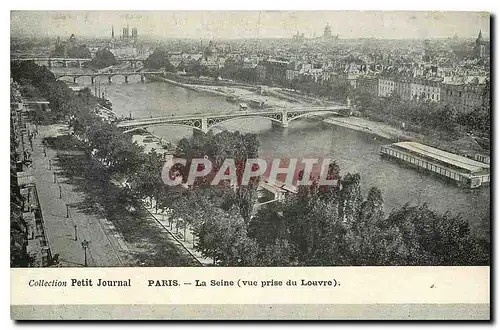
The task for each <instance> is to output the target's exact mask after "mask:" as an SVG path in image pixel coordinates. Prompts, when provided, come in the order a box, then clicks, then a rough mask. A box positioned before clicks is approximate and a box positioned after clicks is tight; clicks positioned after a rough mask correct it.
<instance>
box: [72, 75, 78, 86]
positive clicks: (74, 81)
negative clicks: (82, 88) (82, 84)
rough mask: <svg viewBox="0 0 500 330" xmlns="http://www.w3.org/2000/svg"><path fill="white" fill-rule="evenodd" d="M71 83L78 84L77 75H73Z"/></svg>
mask: <svg viewBox="0 0 500 330" xmlns="http://www.w3.org/2000/svg"><path fill="white" fill-rule="evenodd" d="M73 84H75V85H76V84H78V77H76V76H75V77H73Z"/></svg>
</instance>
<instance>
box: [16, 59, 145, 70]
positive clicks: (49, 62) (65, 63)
mask: <svg viewBox="0 0 500 330" xmlns="http://www.w3.org/2000/svg"><path fill="white" fill-rule="evenodd" d="M10 60H11V61H20V62H23V61H34V62H37V63H45V64H47V66H48V67H49V68H51V67H52V64H54V63H60V64H62V66H63V67H66V66H68V64H69V63H75V64H77V65H78V66H81V65H82V64H83V63H86V62H90V61H92V59H91V58H69V57H18V58H11V59H10ZM116 61H117V62H118V63H124V62H130V64H131V66H132V67H133V68H135V67H136V66H137V63H139V62H142V63H144V62H145V61H146V58H143V57H129V58H117V59H116Z"/></svg>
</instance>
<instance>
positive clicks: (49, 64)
mask: <svg viewBox="0 0 500 330" xmlns="http://www.w3.org/2000/svg"><path fill="white" fill-rule="evenodd" d="M47 65H48V67H49V68H51V67H52V61H51V60H50V59H49V60H48V61H47Z"/></svg>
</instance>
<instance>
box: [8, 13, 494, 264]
mask: <svg viewBox="0 0 500 330" xmlns="http://www.w3.org/2000/svg"><path fill="white" fill-rule="evenodd" d="M491 42H492V40H490V14H489V13H487V12H473V11H427V12H426V11H415V12H412V11H331V10H316V11H292V10H286V11H268V10H262V11H258V10H247V11H217V10H212V11H201V10H192V11H174V10H171V11H160V10H157V11H124V10H120V11H104V10H102V11H56V10H50V11H49V10H47V11H26V10H24V11H21V10H20V11H16V10H14V11H11V13H10V267H11V268H33V267H35V268H36V267H38V268H42V267H44V268H57V267H62V268H67V267H310V266H313V267H326V266H344V267H351V266H490V262H491V260H490V252H491V251H490V246H491V232H490V228H491V220H492V219H491V212H490V208H491V191H490V158H491V150H490V135H491V94H490V89H491V88H490V83H491V76H490V69H491V59H490V58H491V52H490V49H491Z"/></svg>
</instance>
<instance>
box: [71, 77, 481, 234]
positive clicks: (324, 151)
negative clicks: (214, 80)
mask: <svg viewBox="0 0 500 330" xmlns="http://www.w3.org/2000/svg"><path fill="white" fill-rule="evenodd" d="M69 80H71V78H69ZM101 81H102V82H101V93H102V92H105V93H106V94H107V97H108V98H109V99H110V100H111V102H112V103H113V110H114V112H115V113H116V114H117V116H129V115H130V114H131V115H132V116H133V117H134V118H147V117H150V116H153V117H154V116H169V115H172V114H173V115H178V114H189V113H199V112H211V113H213V112H217V111H220V112H231V111H238V109H237V108H238V105H237V104H233V103H229V102H227V101H226V100H225V98H224V97H221V96H216V95H210V94H206V93H199V92H195V91H191V90H186V89H184V88H182V87H177V86H173V85H170V84H167V83H163V82H147V83H144V84H143V83H140V78H139V77H137V76H133V77H130V78H129V81H130V82H129V83H128V84H126V83H125V82H124V78H123V77H121V76H116V77H114V78H113V83H112V84H111V85H109V84H108V83H107V79H106V78H105V77H102V78H101ZM78 83H79V84H80V85H84V86H89V87H91V88H92V90H94V88H93V87H92V86H90V79H89V78H79V81H78ZM223 128H227V129H231V130H239V131H241V132H255V133H258V136H259V140H260V152H261V153H262V154H265V155H272V156H273V157H301V156H307V155H311V154H315V155H324V157H325V158H331V159H334V160H336V161H337V163H338V164H339V165H340V168H341V170H342V173H343V174H345V173H348V172H350V173H356V172H357V173H360V175H361V184H362V188H363V190H364V193H365V194H366V192H367V190H368V189H369V188H370V187H371V186H376V187H378V188H380V189H381V191H382V192H383V195H384V199H385V211H386V213H389V212H391V210H392V209H394V208H398V207H400V206H402V205H404V204H405V203H410V204H421V203H427V204H428V205H429V207H430V208H431V209H433V210H435V211H438V212H446V211H449V212H450V213H451V214H453V215H456V214H461V215H462V216H463V217H464V219H467V220H468V221H469V222H470V223H471V225H472V227H473V228H474V230H476V231H478V233H481V234H489V229H490V189H489V187H483V188H480V189H474V190H471V189H463V188H459V187H457V186H455V185H453V184H451V183H447V182H444V181H442V180H440V179H439V178H436V177H433V176H430V175H428V174H425V173H420V172H418V171H416V170H414V169H410V168H406V167H404V166H402V165H399V164H397V163H395V162H392V161H390V160H386V159H382V158H381V157H380V156H379V148H380V146H381V145H382V144H384V143H387V141H384V140H382V139H380V138H374V137H373V136H371V135H369V134H366V133H363V132H357V131H353V130H349V129H346V128H343V127H337V126H332V125H329V124H325V123H322V122H320V121H311V120H310V119H309V120H296V121H293V122H291V123H290V125H289V128H288V129H286V130H276V129H273V128H272V126H271V123H270V121H268V120H265V119H262V120H261V119H251V120H246V121H243V120H233V121H230V122H227V123H225V124H224V127H223ZM151 132H152V133H153V134H155V135H157V136H161V137H163V138H165V139H168V140H170V141H173V142H175V141H177V140H179V139H181V138H182V137H184V136H190V135H191V134H192V130H191V129H189V128H183V127H177V126H165V127H155V128H152V129H151Z"/></svg>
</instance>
